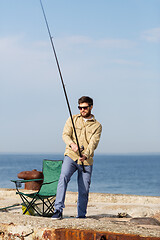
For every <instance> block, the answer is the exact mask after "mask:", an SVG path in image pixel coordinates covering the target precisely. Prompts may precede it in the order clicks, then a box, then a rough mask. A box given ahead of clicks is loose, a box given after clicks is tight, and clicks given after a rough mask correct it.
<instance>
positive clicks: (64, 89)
mask: <svg viewBox="0 0 160 240" xmlns="http://www.w3.org/2000/svg"><path fill="white" fill-rule="evenodd" d="M39 1H40V5H41V9H42V12H43V16H44V20H45V23H46V27H47V30H48V34H49V38H50V41H51V46H52V50H53V54H54V56H55V59H56V63H57V67H58V72H59V75H60V80H61V83H62V87H63V91H64V95H65V98H66V102H67V106H68V110H69V114H70V117H71V121H72V126H73V130H74V134H75V137H76V142H77V146H78V152H79V156H80V157H82V153H81V148H80V146H79V141H78V137H77V133H76V129H75V125H74V122H73V117H72V112H71V108H70V104H69V100H68V96H67V92H66V88H65V85H64V81H63V77H62V72H61V69H60V65H59V62H58V58H57V54H56V50H55V47H54V43H53V37H52V36H51V32H50V28H49V24H48V21H47V17H46V14H45V11H44V7H43V4H42V1H41V0H39ZM82 168H83V172H85V168H84V163H83V162H82Z"/></svg>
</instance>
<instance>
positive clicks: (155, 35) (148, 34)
mask: <svg viewBox="0 0 160 240" xmlns="http://www.w3.org/2000/svg"><path fill="white" fill-rule="evenodd" d="M142 38H143V39H145V40H146V41H148V42H154V43H158V42H160V28H153V29H149V30H147V31H144V32H143V33H142Z"/></svg>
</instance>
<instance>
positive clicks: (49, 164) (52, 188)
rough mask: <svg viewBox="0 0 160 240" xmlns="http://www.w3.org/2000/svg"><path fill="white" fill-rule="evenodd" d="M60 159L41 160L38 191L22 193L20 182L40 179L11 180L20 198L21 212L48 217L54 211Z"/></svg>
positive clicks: (60, 165)
mask: <svg viewBox="0 0 160 240" xmlns="http://www.w3.org/2000/svg"><path fill="white" fill-rule="evenodd" d="M62 162H63V161H62V160H47V159H44V160H43V176H44V179H43V184H42V186H41V188H40V190H39V191H37V192H34V193H28V194H27V193H24V192H21V191H20V190H19V188H20V187H21V184H22V183H26V182H29V181H40V180H42V179H31V180H11V181H12V182H14V183H15V184H16V189H17V192H16V194H19V196H20V197H21V199H22V202H23V203H22V210H23V214H30V215H36V214H38V215H39V216H43V217H48V216H51V215H53V213H54V203H55V198H56V192H57V185H58V181H59V177H60V173H61V167H62Z"/></svg>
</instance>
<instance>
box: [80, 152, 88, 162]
mask: <svg viewBox="0 0 160 240" xmlns="http://www.w3.org/2000/svg"><path fill="white" fill-rule="evenodd" d="M86 159H87V157H86V156H85V155H84V154H82V157H80V158H79V160H80V161H81V162H84V160H86Z"/></svg>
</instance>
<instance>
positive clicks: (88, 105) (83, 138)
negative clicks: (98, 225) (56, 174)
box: [52, 96, 102, 219]
mask: <svg viewBox="0 0 160 240" xmlns="http://www.w3.org/2000/svg"><path fill="white" fill-rule="evenodd" d="M78 104H79V105H78V108H79V110H80V114H77V115H73V122H74V126H75V129H76V134H77V137H78V142H79V145H80V146H83V149H82V152H81V157H80V156H79V152H78V146H77V142H76V137H75V133H74V129H73V124H72V121H71V118H69V119H68V120H67V121H66V124H65V126H64V130H63V140H64V142H65V144H66V150H65V153H64V161H63V164H62V170H61V175H60V179H59V183H58V187H57V195H56V201H55V205H54V207H55V211H54V214H53V216H52V219H62V212H63V208H64V207H65V205H64V201H65V194H66V190H67V185H68V182H69V181H70V178H71V176H72V175H73V173H74V172H76V171H78V177H77V182H78V201H77V218H85V217H86V213H87V204H88V195H89V188H90V183H91V175H92V168H93V156H94V150H95V149H96V148H97V146H98V143H99V140H100V136H101V132H102V126H101V124H100V123H99V122H98V121H97V120H96V119H95V117H94V115H93V114H91V111H92V108H93V99H92V98H90V97H88V96H83V97H81V98H80V99H79V100H78ZM82 163H83V165H84V168H85V172H84V171H83V166H82Z"/></svg>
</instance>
